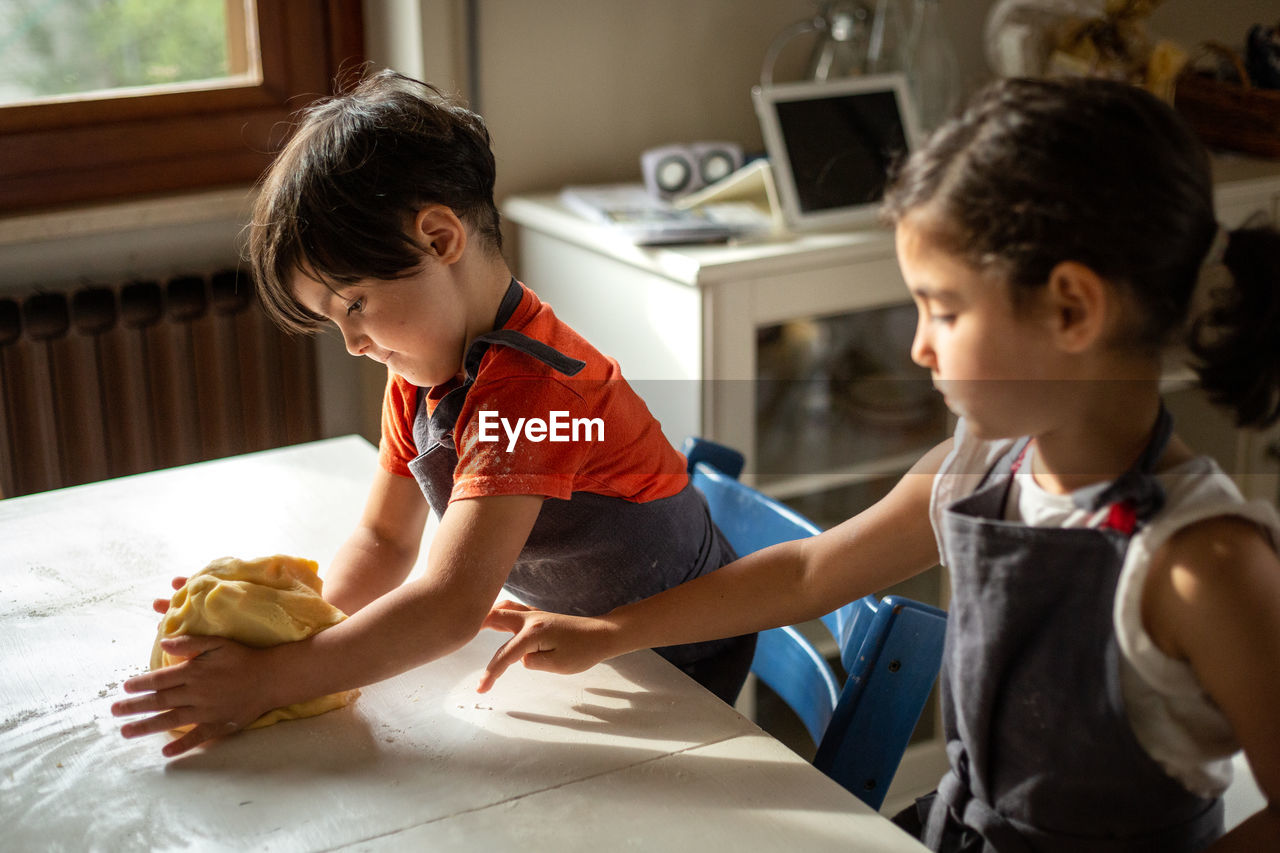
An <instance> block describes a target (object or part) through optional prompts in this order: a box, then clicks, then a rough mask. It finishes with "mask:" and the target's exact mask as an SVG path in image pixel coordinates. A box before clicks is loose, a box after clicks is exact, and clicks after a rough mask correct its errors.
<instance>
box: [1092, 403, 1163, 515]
mask: <svg viewBox="0 0 1280 853" xmlns="http://www.w3.org/2000/svg"><path fill="white" fill-rule="evenodd" d="M1172 436H1173V416H1172V415H1170V414H1169V410H1168V409H1167V408H1165V405H1164V401H1163V400H1162V401H1160V411H1159V413H1158V414H1157V415H1156V423H1155V426H1154V427H1153V428H1152V430H1151V438H1150V439H1149V440H1148V441H1147V444H1146V446H1145V447H1144V448H1143V449H1142V453H1141V454H1139V455H1138V458H1137V459H1136V460H1135V461H1134V463H1133V465H1132V466H1130V468H1129V470H1128V471H1125V472H1124V473H1123V474H1121V475H1120V476H1119V477H1117V478H1116V479H1114V480H1112V481H1111V482H1110V483H1098V484H1097V485H1094V486H1088V487H1086V488H1083V489H1078V490H1076V491H1075V492H1074V493H1073V494H1072V501H1073V502H1074V503H1075V504H1076V506H1078V507H1080V508H1081V509H1085V510H1088V511H1090V512H1096V511H1098V510H1100V509H1102V508H1103V507H1107V508H1108V513H1107V521H1106V522H1105V523H1104V524H1103V527H1104V528H1109V529H1113V530H1119V531H1120V532H1122V533H1126V534H1131V533H1133V531H1134V530H1135V529H1136V528H1137V527H1138V526H1139V525H1140V524H1141V523H1142V522H1144V521H1146V520H1147V519H1149V518H1151V516H1153V515H1155V514H1156V513H1157V512H1159V511H1160V509H1161V508H1162V507H1163V506H1164V501H1165V493H1164V486H1162V485H1160V481H1159V480H1158V479H1157V478H1156V475H1155V472H1156V465H1157V464H1158V463H1159V461H1160V457H1161V456H1163V455H1164V451H1165V448H1166V447H1168V446H1169V439H1170V438H1171V437H1172Z"/></svg>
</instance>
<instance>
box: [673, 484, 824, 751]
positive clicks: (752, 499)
mask: <svg viewBox="0 0 1280 853" xmlns="http://www.w3.org/2000/svg"><path fill="white" fill-rule="evenodd" d="M691 479H692V480H693V485H694V487H695V488H697V489H698V490H699V491H701V492H702V494H703V495H704V496H705V497H706V499H707V506H708V507H710V509H711V518H712V520H714V521H715V523H716V526H717V527H719V528H720V532H722V533H723V534H724V535H725V538H726V539H728V540H729V544H730V545H732V546H733V550H734V551H736V552H738V555H739V556H742V555H745V554H750V553H752V552H753V551H759V550H760V549H761V548H766V547H768V546H770V545H774V544H777V543H778V542H789V541H791V540H792V539H801V538H804V537H806V536H813V535H815V534H816V533H818V532H819V531H818V527H817V526H816V525H814V524H813V523H812V522H810V521H809V520H808V519H806V518H805V517H804V516H802V515H800V514H799V513H797V512H796V511H794V510H792V509H791V508H790V507H787V506H785V505H783V504H781V503H778V502H777V501H775V500H773V499H772V498H770V497H768V496H766V495H763V494H761V493H760V492H758V491H756V490H755V489H753V488H751V487H750V486H747V485H744V484H742V483H740V482H738V481H737V480H735V479H733V478H732V477H729V476H727V475H725V474H724V473H722V472H721V471H720V470H719V469H717V468H713V467H712V466H711V465H709V464H707V463H706V462H695V463H694V465H693V473H692V475H691ZM751 671H752V672H753V673H755V674H756V677H758V678H759V679H760V680H761V681H763V682H764V683H765V684H767V685H769V689H771V690H772V691H773V692H774V693H777V694H778V696H779V697H780V698H781V699H782V701H784V702H786V703H787V706H788V707H789V708H791V709H792V710H793V711H794V712H795V713H796V716H798V717H799V718H800V721H801V722H802V723H804V726H805V728H806V729H807V730H808V732H809V736H810V737H811V738H813V742H814V743H817V742H818V741H819V740H820V739H821V738H822V734H823V732H825V731H826V729H827V724H828V723H829V722H830V721H831V715H832V713H833V712H834V711H835V707H836V702H837V701H838V700H839V698H840V685H839V682H838V681H837V680H836V676H835V673H833V672H832V671H831V667H829V666H828V665H827V662H826V660H825V659H823V657H822V655H821V654H820V653H819V652H818V651H817V649H815V648H814V647H813V644H812V643H810V642H809V641H808V640H807V639H805V637H804V635H802V634H801V633H800V632H799V631H797V630H796V629H795V628H793V627H791V626H789V625H788V626H784V627H781V628H773V629H770V630H767V631H761V632H760V634H759V637H758V639H757V640H756V653H755V657H754V658H753V659H752V661H751Z"/></svg>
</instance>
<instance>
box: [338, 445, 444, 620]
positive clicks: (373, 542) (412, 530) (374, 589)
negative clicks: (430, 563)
mask: <svg viewBox="0 0 1280 853" xmlns="http://www.w3.org/2000/svg"><path fill="white" fill-rule="evenodd" d="M428 512H430V508H429V506H428V505H427V502H426V499H425V498H424V497H423V496H422V491H421V489H419V488H418V483H417V481H415V480H413V479H412V478H409V477H400V476H397V475H395V474H391V473H388V472H387V471H384V470H382V469H381V468H379V469H378V472H377V474H376V475H375V476H374V480H373V485H372V487H370V489H369V497H368V499H367V500H366V501H365V507H364V513H363V515H361V517H360V521H359V523H358V524H357V525H356V529H355V530H354V531H353V532H352V534H351V536H350V537H348V538H347V541H346V542H344V543H343V544H342V547H341V548H339V549H338V553H337V554H336V555H334V558H333V562H332V563H331V564H330V566H329V569H328V571H326V572H325V579H324V597H325V598H326V599H327V600H328V601H329V602H330V603H331V604H333V605H334V606H335V607H337V608H338V609H339V610H341V611H342V612H344V613H346V614H348V615H351V614H353V613H355V612H356V611H357V610H359V609H361V608H362V607H364V606H365V605H366V604H368V603H369V602H371V601H373V600H374V599H376V598H379V597H381V596H383V595H385V594H386V593H388V592H390V591H391V590H393V589H395V588H396V587H398V586H399V585H400V584H402V583H404V579H405V578H406V577H408V576H409V572H410V571H412V569H413V565H414V563H415V562H417V559H418V549H419V547H420V545H421V543H422V531H423V529H424V527H425V526H426V522H427V513H428Z"/></svg>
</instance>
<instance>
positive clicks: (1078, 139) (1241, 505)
mask: <svg viewBox="0 0 1280 853" xmlns="http://www.w3.org/2000/svg"><path fill="white" fill-rule="evenodd" d="M885 211H886V214H887V218H888V219H889V221H890V222H891V223H892V224H893V226H894V227H895V237H896V244H897V250H898V260H899V264H900V266H901V268H902V272H903V276H904V279H905V280H906V283H907V286H908V288H909V290H910V292H911V295H912V298H913V300H914V301H915V303H916V306H917V309H918V312H919V320H918V324H917V328H916V334H915V340H914V341H913V343H912V349H911V354H912V357H913V359H914V360H915V361H916V362H917V363H919V364H920V365H922V366H924V367H927V368H929V369H930V371H931V372H932V374H933V379H934V383H935V385H936V386H937V387H938V390H939V391H940V392H941V393H942V394H943V395H944V396H945V398H946V401H947V403H948V405H949V406H950V408H951V409H952V411H954V412H955V413H956V414H957V415H959V417H960V420H959V425H958V427H957V430H956V434H955V435H954V436H953V438H952V439H950V440H949V441H948V442H946V443H945V444H944V445H942V446H940V447H939V448H936V449H935V450H934V451H932V452H930V453H929V454H928V455H926V457H925V458H924V459H922V460H921V461H920V462H919V463H918V464H917V465H916V467H915V468H913V469H912V471H911V472H910V473H909V474H908V475H907V476H905V477H904V478H903V479H902V481H901V482H900V483H899V484H898V485H897V486H896V487H895V488H894V489H893V490H892V492H891V493H890V494H889V495H888V496H887V497H885V498H884V499H883V500H881V501H880V502H879V503H877V504H875V505H874V506H872V507H871V508H869V509H867V510H866V511H865V512H863V513H861V514H860V515H858V516H856V517H854V518H852V519H850V520H848V521H846V522H845V523H843V524H841V525H839V526H838V527H836V528H834V529H832V530H829V531H827V532H825V533H823V534H821V535H819V536H816V537H813V538H811V539H806V540H799V541H796V542H790V543H785V544H782V545H778V546H775V547H773V548H770V549H767V550H764V551H760V552H758V553H755V554H751V555H749V556H747V557H744V558H743V559H741V560H739V561H738V562H736V563H734V564H733V565H731V566H728V567H726V568H725V569H722V570H720V571H718V572H715V573H714V574H712V575H710V576H708V577H706V578H702V579H699V580H696V581H693V582H691V583H689V584H685V585H683V586H681V587H678V588H676V589H673V590H668V591H666V592H664V593H662V594H660V595H658V596H655V597H654V598H651V599H648V600H646V601H643V602H638V603H636V604H632V605H628V606H625V607H621V608H619V609H617V610H615V611H613V612H611V613H609V614H606V615H605V616H602V617H598V618H592V619H573V618H567V617H561V616H556V615H551V614H541V613H536V612H530V611H529V610H528V609H527V608H523V607H521V606H518V605H511V604H503V605H499V606H498V607H496V608H495V609H494V611H493V613H491V614H490V617H489V619H488V621H487V624H488V625H489V626H490V627H493V628H498V629H502V630H509V631H512V632H513V633H515V636H514V637H513V638H512V639H511V640H510V641H508V643H507V644H506V645H505V646H504V647H503V648H502V649H500V650H499V651H498V653H497V654H495V656H494V660H493V661H492V662H491V663H490V666H489V669H488V671H487V672H486V673H485V675H484V677H483V680H482V683H481V689H482V690H487V689H490V688H491V686H492V684H493V682H494V680H495V679H496V678H497V677H498V676H499V675H500V674H501V673H502V671H503V670H505V669H506V667H508V666H510V665H511V664H512V663H514V662H515V661H517V660H523V662H524V664H525V666H526V667H529V668H533V669H546V670H550V671H555V672H573V671H578V670H581V669H583V668H585V667H587V666H590V665H591V664H593V663H594V662H596V661H599V660H602V659H605V658H608V657H612V656H614V655H617V654H620V653H622V652H625V651H627V650H630V649H633V648H639V647H644V646H649V645H655V644H661V643H672V642H690V641H693V640H701V639H707V638H710V637H718V636H729V635H732V634H736V633H739V632H742V631H747V630H759V629H763V628H768V627H772V626H777V625H784V624H790V623H794V622H798V621H801V620H805V619H810V618H814V617H815V616H817V615H820V614H823V613H826V612H829V611H831V610H833V609H835V608H836V607H838V606H840V605H841V604H843V603H845V602H848V601H852V600H855V599H857V598H859V597H861V596H863V595H866V594H868V593H870V592H873V591H875V590H878V589H883V588H885V587H887V586H889V585H890V584H892V583H894V582H896V581H900V580H902V579H904V578H906V577H909V576H911V575H913V574H915V573H917V572H920V571H923V570H924V569H926V568H928V567H929V566H931V565H932V564H933V563H935V562H937V561H940V562H941V563H942V564H943V565H944V566H946V568H947V569H948V571H949V573H950V577H951V588H952V597H951V601H950V605H949V615H948V629H947V647H946V652H945V655H944V663H943V672H942V702H943V719H944V729H945V734H946V739H947V755H948V758H949V762H950V770H949V772H948V773H947V774H946V776H945V777H944V778H943V780H942V781H941V783H940V784H939V786H938V789H937V791H936V792H935V793H934V794H932V795H930V796H929V797H926V798H924V799H923V800H922V801H920V802H919V803H917V805H916V807H914V808H912V809H909V810H907V811H906V812H904V813H903V814H901V815H899V817H898V818H897V820H898V821H899V822H900V824H901V825H903V826H904V827H906V828H909V829H911V830H912V831H914V832H916V833H918V835H919V836H920V837H921V838H922V839H923V840H924V841H925V842H926V844H927V846H929V847H931V848H932V849H934V850H945V851H954V850H963V851H970V850H972V851H979V850H985V851H993V850H994V851H1002V853H1003V851H1031V850H1035V851H1095V850H1096V851H1103V850H1105V851H1108V853H1112V851H1117V852H1118V851H1139V850H1141V851H1149V850H1161V851H1194V850H1202V849H1205V848H1207V847H1209V846H1210V845H1212V849H1214V850H1228V849H1231V850H1271V849H1280V812H1278V811H1277V807H1276V805H1275V800H1274V794H1275V793H1276V792H1277V791H1280V715H1277V713H1276V709H1277V708H1280V559H1278V558H1277V544H1278V543H1280V520H1278V519H1277V514H1276V511H1275V508H1274V506H1272V505H1271V504H1268V503H1265V502H1262V501H1255V502H1246V501H1245V500H1244V499H1243V498H1242V497H1241V495H1240V493H1239V491H1238V490H1237V489H1236V487H1235V485H1234V484H1233V483H1232V481H1231V480H1230V479H1229V478H1228V477H1227V476H1226V475H1225V474H1224V473H1223V472H1222V471H1221V470H1220V469H1219V468H1218V467H1217V466H1216V465H1215V464H1214V463H1213V462H1212V461H1211V460H1210V459H1208V458H1207V457H1204V456H1200V455H1196V454H1195V453H1194V452H1192V450H1191V449H1190V448H1189V447H1187V446H1186V445H1185V444H1184V443H1183V442H1182V441H1181V440H1180V439H1179V438H1177V437H1176V436H1175V435H1174V434H1173V430H1172V423H1171V419H1170V416H1169V414H1168V411H1167V410H1166V409H1165V407H1164V405H1163V403H1162V402H1161V397H1160V387H1159V386H1160V379H1161V375H1162V356H1163V355H1164V354H1165V352H1166V350H1168V349H1169V348H1171V347H1173V348H1179V349H1181V348H1182V347H1185V348H1186V349H1185V350H1183V352H1184V354H1188V353H1189V355H1190V356H1191V358H1192V363H1193V365H1194V366H1195V369H1196V370H1197V371H1198V374H1199V377H1200V381H1201V383H1202V385H1203V387H1204V389H1205V390H1206V391H1207V392H1208V393H1209V395H1210V396H1211V397H1212V398H1213V399H1214V400H1215V401H1217V402H1219V403H1222V404H1224V405H1227V406H1230V407H1232V408H1233V409H1234V410H1235V412H1236V416H1237V419H1238V422H1239V423H1240V424H1241V425H1243V426H1263V425H1267V424H1270V423H1273V422H1274V421H1275V420H1276V419H1277V417H1278V416H1280V343H1278V342H1280V234H1277V232H1276V231H1275V230H1273V229H1272V228H1270V227H1256V228H1252V227H1251V228H1243V229H1239V230H1235V231H1231V232H1227V231H1225V230H1224V229H1223V228H1222V227H1221V226H1219V224H1218V223H1217V221H1216V219H1215V215H1214V210H1213V187H1212V184H1211V180H1210V172H1209V162H1208V157H1207V155H1206V154H1205V152H1204V151H1203V149H1202V148H1201V146H1200V145H1199V143H1198V142H1197V141H1196V139H1195V138H1194V137H1193V136H1192V134H1191V133H1190V131H1189V130H1188V129H1187V128H1186V127H1185V125H1184V124H1183V123H1182V122H1181V121H1180V120H1179V118H1178V116H1177V115H1176V114H1175V113H1174V112H1173V111H1172V110H1171V109H1170V108H1169V107H1168V106H1167V105H1165V104H1164V103H1162V102H1160V101H1159V100H1157V99H1156V98H1154V97H1152V96H1151V95H1149V94H1147V93H1145V92H1143V91H1142V90H1139V89H1136V88H1134V87H1130V86H1127V85H1124V84H1120V83H1114V82H1106V81H1099V80H1075V81H1032V80H1007V81H1002V82H999V83H996V84H994V85H992V86H991V87H989V88H988V89H986V90H984V91H983V92H982V93H981V94H980V95H979V96H978V97H977V98H976V99H975V101H974V102H973V103H972V105H971V106H970V107H969V108H968V110H967V111H966V112H964V113H963V114H962V115H960V116H959V117H957V118H956V119H954V120H952V121H950V122H948V123H946V124H944V125H943V126H942V127H941V128H940V129H939V130H938V131H937V132H936V133H935V134H934V135H933V136H932V137H931V138H930V140H929V141H928V143H927V144H926V145H925V146H924V147H923V148H922V149H921V150H919V151H917V152H915V153H914V154H913V155H912V156H910V157H909V158H908V159H907V161H906V162H905V164H904V166H903V167H902V168H901V170H900V172H899V174H897V176H896V179H895V180H894V181H893V182H892V184H891V187H890V189H889V191H888V193H887V198H886V201H885ZM1241 748H1243V750H1244V752H1245V755H1246V756H1247V757H1248V760H1249V762H1250V765H1251V767H1252V769H1253V771H1254V775H1255V777H1256V779H1257V781H1258V784H1259V787H1260V788H1261V790H1262V793H1263V795H1264V797H1265V798H1266V801H1267V805H1266V807H1265V808H1264V809H1263V810H1261V811H1260V812H1258V813H1257V814H1256V815H1254V816H1253V817H1251V818H1250V819H1248V820H1246V821H1245V822H1244V823H1242V824H1241V825H1240V826H1238V827H1236V828H1235V829H1233V831H1232V832H1230V833H1229V834H1227V835H1222V833H1223V810H1222V802H1221V795H1222V793H1223V791H1224V790H1225V789H1226V787H1227V785H1228V783H1229V781H1230V773H1231V767H1230V760H1231V758H1232V756H1233V754H1234V753H1236V752H1237V751H1238V750H1240V749H1241ZM1220 836H1221V838H1220Z"/></svg>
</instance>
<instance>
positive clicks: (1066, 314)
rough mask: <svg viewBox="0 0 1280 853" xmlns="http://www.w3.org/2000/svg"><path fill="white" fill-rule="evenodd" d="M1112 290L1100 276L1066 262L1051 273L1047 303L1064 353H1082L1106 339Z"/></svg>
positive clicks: (1050, 319)
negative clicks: (1105, 333) (1104, 336)
mask: <svg viewBox="0 0 1280 853" xmlns="http://www.w3.org/2000/svg"><path fill="white" fill-rule="evenodd" d="M1110 297H1111V290H1110V288H1109V286H1108V285H1107V283H1106V282H1105V281H1103V280H1102V278H1101V276H1099V275H1098V274H1097V273H1096V272H1094V271H1093V270H1092V269H1090V268H1089V267H1087V266H1085V265H1084V264H1081V263H1078V262H1076V261H1063V262H1062V263H1060V264H1058V265H1057V266H1056V267H1054V268H1053V270H1052V271H1051V272H1050V273H1049V284H1048V287H1047V288H1046V289H1045V300H1046V305H1047V308H1048V311H1049V312H1050V313H1049V318H1048V319H1049V325H1050V329H1051V334H1052V335H1053V336H1054V338H1055V340H1056V341H1057V343H1058V346H1059V347H1061V348H1062V350H1063V351H1064V352H1070V353H1078V352H1082V351H1084V350H1085V349H1087V348H1089V347H1090V346H1092V345H1093V344H1094V343H1096V342H1097V341H1098V340H1100V339H1101V338H1102V336H1103V333H1104V332H1105V330H1106V325H1107V312H1108V308H1109V307H1110V304H1109V303H1110Z"/></svg>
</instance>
